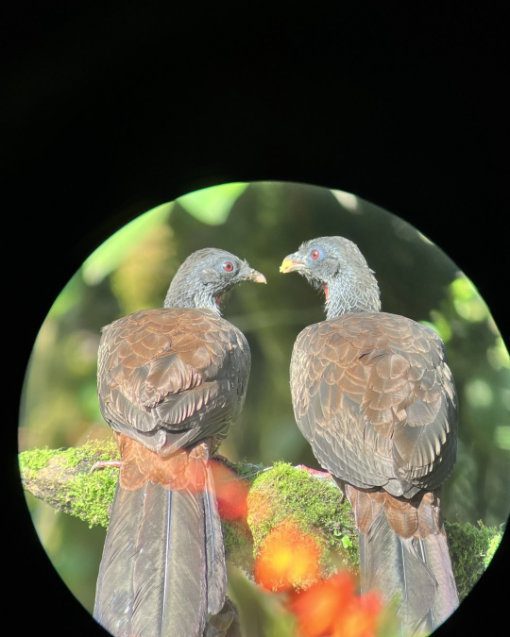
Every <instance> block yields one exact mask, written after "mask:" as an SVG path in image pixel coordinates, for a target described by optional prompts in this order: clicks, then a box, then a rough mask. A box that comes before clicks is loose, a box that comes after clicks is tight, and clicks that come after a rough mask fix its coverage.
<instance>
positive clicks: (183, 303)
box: [163, 279, 221, 316]
mask: <svg viewBox="0 0 510 637" xmlns="http://www.w3.org/2000/svg"><path fill="white" fill-rule="evenodd" d="M174 281H175V279H174V280H173V281H172V283H171V284H170V287H169V288H168V292H167V294H166V297H165V302H164V304H163V307H167V308H170V307H182V308H201V309H205V310H210V311H211V312H214V313H215V314H217V315H218V316H220V315H221V312H220V307H219V302H220V299H219V296H218V297H217V298H215V297H214V296H212V295H211V293H210V291H209V290H208V289H206V286H202V285H197V286H194V285H175V284H174Z"/></svg>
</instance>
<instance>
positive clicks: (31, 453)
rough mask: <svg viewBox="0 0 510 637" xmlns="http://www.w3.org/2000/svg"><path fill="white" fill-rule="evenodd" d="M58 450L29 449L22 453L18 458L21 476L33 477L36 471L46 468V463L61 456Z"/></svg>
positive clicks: (45, 448)
mask: <svg viewBox="0 0 510 637" xmlns="http://www.w3.org/2000/svg"><path fill="white" fill-rule="evenodd" d="M61 453H62V451H61V450H59V449H48V448H47V447H44V448H43V449H30V450H28V451H22V452H21V453H20V454H19V456H18V461H19V467H20V472H21V475H22V476H27V477H28V476H32V477H33V476H34V475H35V474H37V472H38V471H40V470H41V469H43V468H44V467H46V465H47V464H48V462H49V461H50V460H51V459H52V458H54V457H55V456H57V455H59V454H61Z"/></svg>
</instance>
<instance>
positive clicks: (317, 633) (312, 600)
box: [289, 571, 382, 637]
mask: <svg viewBox="0 0 510 637" xmlns="http://www.w3.org/2000/svg"><path fill="white" fill-rule="evenodd" d="M289 609H290V610H291V612H293V613H294V614H295V615H296V618H297V622H298V627H299V635H300V637H375V634H376V630H377V626H378V619H379V614H380V612H381V609H382V604H381V601H380V598H379V596H378V595H377V594H376V593H368V594H366V595H363V596H358V595H356V593H355V585H354V578H353V576H352V575H351V574H350V573H348V572H346V571H344V572H341V573H337V574H336V575H334V576H333V577H330V578H329V579H327V580H323V581H321V582H318V583H317V584H314V585H313V586H311V587H310V588H309V589H308V590H306V591H302V592H300V593H295V594H294V595H293V597H292V599H291V601H290V603H289Z"/></svg>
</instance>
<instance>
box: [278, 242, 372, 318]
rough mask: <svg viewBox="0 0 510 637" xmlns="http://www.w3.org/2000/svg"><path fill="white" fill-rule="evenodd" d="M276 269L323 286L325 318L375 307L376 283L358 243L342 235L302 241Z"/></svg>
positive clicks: (320, 286) (315, 285)
mask: <svg viewBox="0 0 510 637" xmlns="http://www.w3.org/2000/svg"><path fill="white" fill-rule="evenodd" d="M280 272H282V273H283V274H287V273H289V272H298V273H299V274H301V275H302V276H304V277H305V278H306V279H307V280H308V281H309V283H310V284H311V285H312V286H313V287H316V288H320V289H322V290H323V292H324V295H325V299H326V311H327V316H328V318H334V317H335V316H339V315H340V314H345V313H347V312H359V311H378V310H379V309H380V307H381V303H380V300H379V286H378V285H377V281H376V279H375V277H374V274H373V271H372V270H371V269H370V268H369V266H368V264H367V262H366V260H365V257H364V256H363V255H362V254H361V251H360V250H359V248H358V246H357V245H356V244H355V243H353V242H352V241H349V239H345V238H344V237H320V238H318V239H312V240H310V241H305V242H304V243H302V244H301V246H300V247H299V249H298V250H297V251H296V252H293V253H292V254H289V255H288V256H286V257H285V259H284V260H283V261H282V264H281V266H280Z"/></svg>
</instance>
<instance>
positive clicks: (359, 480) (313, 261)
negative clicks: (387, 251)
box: [280, 237, 459, 634]
mask: <svg viewBox="0 0 510 637" xmlns="http://www.w3.org/2000/svg"><path fill="white" fill-rule="evenodd" d="M280 271H281V272H283V273H287V272H298V273H299V274H301V275H303V276H304V277H305V278H306V279H307V280H308V281H309V282H310V283H311V285H312V286H314V287H317V288H320V289H322V290H323V292H324V295H325V309H326V320H325V321H322V322H320V323H316V324H314V325H310V326H308V327H306V328H305V329H304V330H303V331H302V332H301V333H300V334H299V335H298V337H297V339H296V342H295V344H294V349H293V352H292V360H291V365H290V387H291V393H292V403H293V408H294V415H295V418H296V421H297V424H298V427H299V429H300V431H301V432H302V434H303V435H304V437H305V438H306V439H307V441H308V442H309V443H310V445H311V447H312V451H313V453H314V455H315V457H316V459H317V460H318V462H319V464H320V465H321V466H322V467H323V468H325V469H326V470H327V471H328V472H330V473H331V474H332V476H333V477H334V479H335V480H336V481H337V483H338V484H339V485H340V486H341V487H342V489H343V491H344V493H345V495H346V496H347V498H348V499H349V501H350V502H351V504H352V508H353V512H354V517H355V523H356V527H357V530H358V534H359V541H360V580H361V589H362V591H363V592H364V591H367V590H374V589H376V590H379V591H380V593H381V595H382V596H383V599H385V600H386V601H388V602H389V601H390V600H395V599H396V600H397V605H398V615H399V618H400V621H401V624H402V626H403V630H404V634H422V633H424V632H427V631H428V632H430V631H432V630H433V629H434V628H435V627H437V626H438V625H439V624H441V623H442V622H443V621H445V619H446V618H447V617H448V616H449V615H450V614H451V613H452V612H453V611H454V609H455V608H456V607H457V606H458V603H459V600H458V595H457V589H456V586H455V580H454V577H453V573H452V567H451V561H450V555H449V552H448V545H447V541H446V535H445V530H444V526H443V522H442V518H441V506H440V486H441V484H442V483H443V482H444V481H445V480H446V478H447V477H448V476H449V474H450V472H451V471H452V467H453V465H454V462H455V455H456V444H457V439H456V438H457V400H456V394H455V387H454V382H453V378H452V373H451V371H450V368H449V367H448V365H447V363H446V359H445V352H444V347H443V343H442V341H441V339H440V338H439V337H438V335H437V334H436V333H435V332H434V331H433V330H432V329H430V328H428V327H426V326H424V325H422V324H420V323H417V322H415V321H413V320H411V319H409V318H405V317H404V316H398V315H395V314H389V313H386V312H381V311H380V309H381V302H380V293H379V286H378V283H377V280H376V278H375V276H374V273H373V271H372V270H371V269H370V268H369V266H368V264H367V262H366V260H365V258H364V256H363V255H362V253H361V251H360V250H359V248H358V247H357V245H356V244H355V243H353V242H352V241H350V240H348V239H346V238H344V237H322V238H318V239H313V240H311V241H306V242H305V243H303V244H302V245H301V246H300V248H299V250H298V251H297V252H294V253H293V254H290V255H289V256H287V257H285V259H284V260H283V262H282V264H281V266H280Z"/></svg>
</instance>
